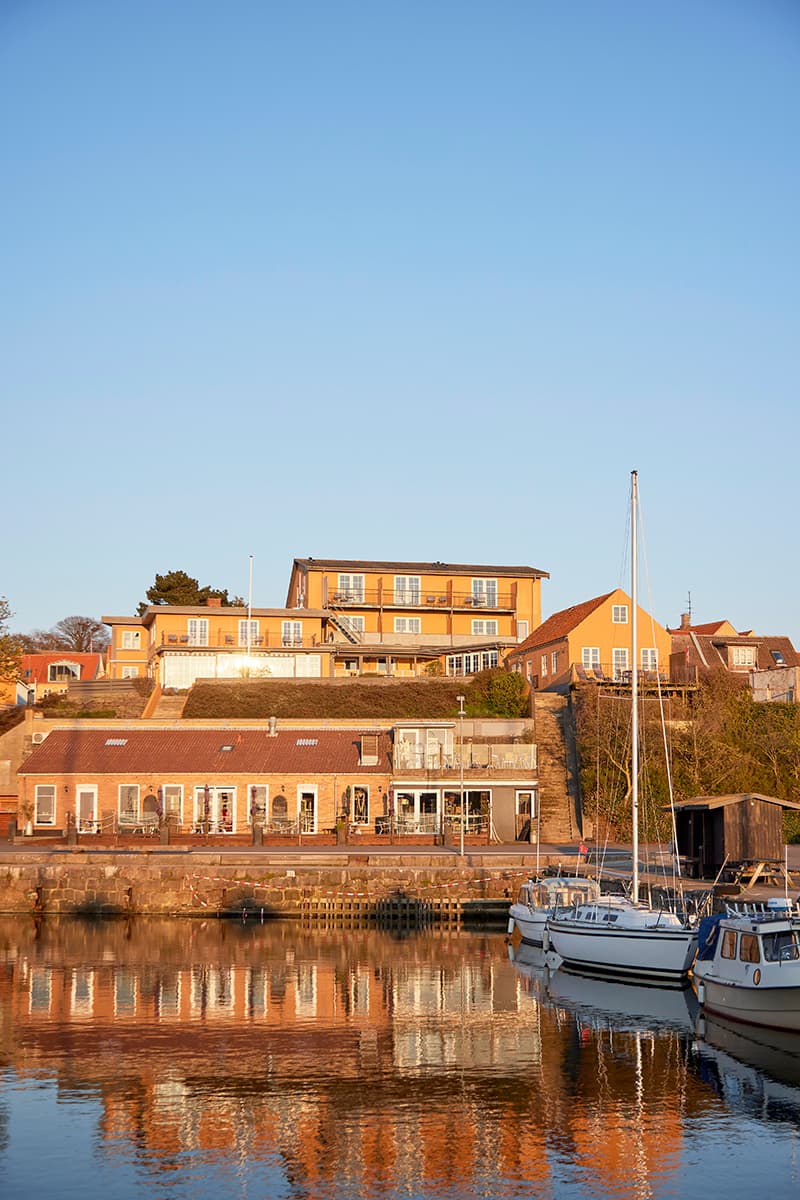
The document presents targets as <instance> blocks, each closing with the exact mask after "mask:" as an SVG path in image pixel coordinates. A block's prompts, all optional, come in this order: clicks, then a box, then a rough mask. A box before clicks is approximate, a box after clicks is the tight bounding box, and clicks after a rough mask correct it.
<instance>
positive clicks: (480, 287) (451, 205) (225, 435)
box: [0, 0, 800, 647]
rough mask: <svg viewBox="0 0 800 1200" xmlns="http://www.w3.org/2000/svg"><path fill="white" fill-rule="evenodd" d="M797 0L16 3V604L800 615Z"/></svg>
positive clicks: (7, 103)
mask: <svg viewBox="0 0 800 1200" xmlns="http://www.w3.org/2000/svg"><path fill="white" fill-rule="evenodd" d="M799 81H800V4H798V3H797V2H795V0H686V2H683V0H670V2H669V3H655V2H653V3H646V2H644V0H564V3H558V4H552V3H540V2H537V0H505V2H502V0H495V2H494V3H488V2H484V3H478V2H475V0H459V2H458V3H456V2H455V0H453V2H450V0H438V2H432V0H425V2H417V0H404V2H403V3H396V2H395V3H388V2H383V0H372V2H371V3H367V2H366V0H364V2H362V3H355V2H337V0H327V2H313V0H294V2H293V3H291V4H288V3H282V4H278V3H271V2H269V0H260V2H256V0H232V2H231V3H229V4H220V3H218V0H214V2H211V0H171V2H169V3H166V2H160V0H159V2H157V0H137V3H135V4H131V3H129V2H122V0H70V2H69V3H63V2H62V0H5V2H4V3H3V4H0V114H1V115H0V153H1V154H2V174H3V186H2V189H1V190H0V210H1V211H2V221H0V271H1V272H2V280H3V286H2V288H0V327H1V328H2V333H3V350H2V354H0V394H2V400H3V414H4V415H3V429H4V434H5V436H4V442H5V455H4V460H5V483H6V489H5V490H6V497H7V500H6V510H5V520H4V521H3V532H2V555H1V556H0V562H1V563H2V575H0V594H5V595H7V597H8V599H9V602H10V604H11V607H12V610H13V611H14V612H15V614H16V615H15V618H14V620H13V622H12V627H13V628H15V629H17V630H19V631H21V632H24V631H26V630H29V629H32V628H41V627H49V626H50V625H52V624H54V623H55V622H56V621H58V620H60V619H61V618H62V617H64V616H67V615H69V614H71V613H81V614H86V615H92V616H100V615H101V614H103V613H108V614H111V613H115V614H120V613H126V612H133V611H134V610H135V606H136V604H137V602H138V601H139V600H140V599H142V598H143V596H144V592H145V590H146V588H147V587H148V586H149V585H150V584H151V583H152V581H153V577H154V575H155V574H156V572H159V573H161V572H165V571H168V570H171V569H175V568H181V569H183V570H186V571H188V572H189V573H190V574H191V575H195V576H197V577H198V578H199V580H200V583H201V584H210V585H212V586H215V587H226V588H228V589H229V591H230V592H231V593H232V594H233V593H237V592H238V593H240V594H243V595H246V593H247V585H248V566H249V555H250V554H252V555H253V556H254V574H253V579H254V587H253V600H254V603H255V604H257V605H282V604H283V603H284V602H285V598H286V589H287V586H288V579H289V569H290V565H291V560H292V558H293V557H294V556H296V555H297V556H308V555H311V556H314V557H319V558H322V557H334V558H366V559H369V558H393V559H401V560H403V559H410V560H428V559H431V560H432V559H441V560H443V561H451V562H473V563H498V564H527V565H531V566H535V567H538V568H540V569H542V570H545V571H548V572H549V573H550V576H551V578H550V580H549V581H548V582H546V583H545V585H544V590H543V603H544V616H547V615H548V614H549V613H551V612H553V611H556V610H558V609H560V608H563V607H566V606H567V605H569V604H573V603H577V602H579V601H581V600H584V599H587V598H589V597H591V596H595V595H598V594H600V593H602V592H605V591H608V590H610V589H611V588H613V587H616V586H617V585H622V586H627V577H626V572H627V567H626V566H625V565H624V550H625V538H626V523H627V503H628V500H627V497H628V488H629V473H630V471H631V469H632V468H636V469H638V471H639V479H640V489H641V497H642V512H643V522H644V532H645V537H646V542H647V551H646V567H647V570H646V574H645V579H644V580H643V584H642V601H643V603H645V604H646V606H648V607H652V611H653V615H654V616H655V617H656V618H657V619H658V620H660V621H662V622H664V623H668V624H677V623H678V620H679V617H680V613H681V612H682V611H684V610H685V609H686V607H687V602H688V596H689V594H691V602H692V612H693V617H694V619H695V620H696V621H697V622H704V621H710V620H714V619H717V618H722V617H727V618H728V619H729V620H731V621H732V622H733V623H734V624H735V625H736V626H737V627H739V628H754V629H756V631H758V632H761V633H787V634H789V636H791V637H792V639H793V641H794V643H795V645H796V646H798V647H800V613H799V612H798V605H797V600H796V597H797V595H798V593H800V559H799V558H798V555H797V553H796V535H795V530H796V510H797V500H796V497H797V482H796V476H797V468H796V465H795V459H796V455H797V447H798V444H800V436H799V434H800V429H799V426H800V417H799V416H798V412H799V411H800V406H799V405H798V372H797V347H798V341H799V339H798V315H799V314H798V309H799V308H800V304H799V303H798V277H799V276H798V219H797V214H798V212H800V168H799V167H798V146H799V145H800V94H799V93H800V82H799Z"/></svg>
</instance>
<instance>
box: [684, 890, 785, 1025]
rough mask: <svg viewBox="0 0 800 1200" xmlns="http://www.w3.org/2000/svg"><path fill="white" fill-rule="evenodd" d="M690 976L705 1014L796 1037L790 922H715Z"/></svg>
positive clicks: (747, 918)
mask: <svg viewBox="0 0 800 1200" xmlns="http://www.w3.org/2000/svg"><path fill="white" fill-rule="evenodd" d="M692 975H693V978H694V982H695V987H696V990H697V998H698V1000H699V1002H700V1004H701V1005H702V1007H703V1011H704V1012H708V1013H716V1014H718V1015H720V1016H723V1017H727V1018H728V1020H731V1021H742V1022H745V1023H747V1024H750V1025H759V1026H764V1027H765V1028H768V1029H784V1030H790V1031H794V1032H800V927H798V924H797V922H796V921H794V920H792V919H791V917H789V916H786V915H778V916H774V915H772V914H769V913H768V914H764V915H763V916H762V915H753V914H747V915H734V914H732V913H728V914H727V915H725V916H720V917H718V918H715V919H713V922H712V924H710V926H709V927H708V930H707V931H706V930H704V936H703V940H702V944H701V946H700V949H699V950H698V955H697V959H696V962H695V964H694V966H693V968H692Z"/></svg>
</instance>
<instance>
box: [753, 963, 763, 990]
mask: <svg viewBox="0 0 800 1200" xmlns="http://www.w3.org/2000/svg"><path fill="white" fill-rule="evenodd" d="M753 983H754V984H755V985H756V986H758V984H759V983H761V969H760V968H759V967H756V969H755V971H753Z"/></svg>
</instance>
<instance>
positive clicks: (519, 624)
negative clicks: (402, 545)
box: [286, 558, 549, 675]
mask: <svg viewBox="0 0 800 1200" xmlns="http://www.w3.org/2000/svg"><path fill="white" fill-rule="evenodd" d="M547 578H549V576H548V574H547V572H546V571H540V570H537V569H536V568H535V567H526V566H517V567H513V566H488V565H474V564H453V563H444V562H376V561H368V560H364V559H357V560H352V559H349V560H345V559H316V558H296V559H295V560H294V563H293V564H292V573H291V577H290V580H289V591H288V594H287V600H286V603H287V605H289V606H292V608H293V609H295V610H297V609H299V610H303V609H305V608H309V609H310V610H312V611H322V612H324V613H325V614H326V617H327V624H328V635H327V636H328V637H329V639H331V640H332V641H334V642H335V643H338V644H339V645H338V652H337V655H336V658H335V662H334V673H335V674H336V675H360V674H366V673H371V672H376V673H378V674H392V675H416V674H418V673H419V672H420V670H424V669H425V668H426V667H427V666H428V665H429V664H431V663H435V664H437V667H438V668H440V669H441V670H442V671H443V673H445V674H447V675H471V674H474V673H475V672H476V671H480V670H485V669H486V668H488V667H493V666H497V665H499V663H501V662H502V660H503V658H504V656H505V655H506V653H507V652H508V651H509V649H511V648H512V647H514V646H516V645H517V644H518V643H520V642H522V641H524V640H525V638H526V637H527V636H528V634H529V632H530V631H531V630H532V629H534V628H536V627H537V626H538V625H539V624H540V623H541V612H542V602H541V581H542V579H547Z"/></svg>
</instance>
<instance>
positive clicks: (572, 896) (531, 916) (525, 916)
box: [508, 875, 600, 946]
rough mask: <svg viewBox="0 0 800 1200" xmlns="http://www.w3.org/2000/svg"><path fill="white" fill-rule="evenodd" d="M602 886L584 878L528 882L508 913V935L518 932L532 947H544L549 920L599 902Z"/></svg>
mask: <svg viewBox="0 0 800 1200" xmlns="http://www.w3.org/2000/svg"><path fill="white" fill-rule="evenodd" d="M599 897H600V884H599V883H598V882H597V880H596V879H589V878H587V877H586V876H583V875H550V876H547V875H545V876H542V877H541V878H540V879H528V880H526V881H525V883H523V884H522V885H521V886H520V889H519V893H518V895H517V899H516V900H515V902H514V903H513V904H512V905H511V907H510V908H509V910H508V932H509V934H513V933H514V931H515V930H516V931H517V932H518V933H519V934H520V936H521V937H522V940H523V942H526V943H527V944H528V945H529V946H541V945H542V944H543V940H542V939H543V934H544V927H545V924H546V922H547V919H548V917H551V916H554V915H555V914H556V913H557V912H558V911H559V910H560V909H566V908H572V907H573V906H574V905H576V904H581V903H586V902H587V901H592V900H597V899H599Z"/></svg>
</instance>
